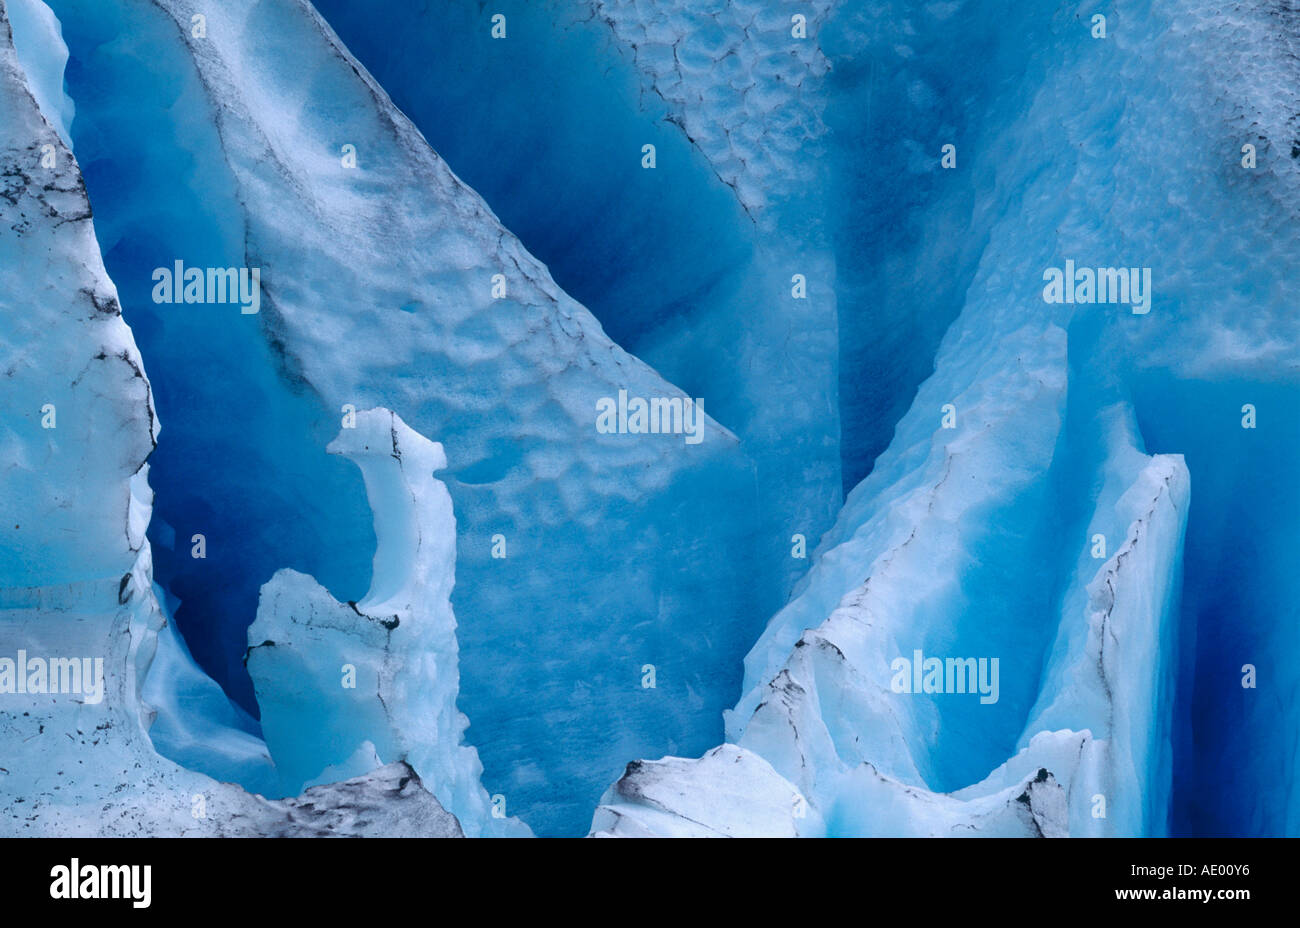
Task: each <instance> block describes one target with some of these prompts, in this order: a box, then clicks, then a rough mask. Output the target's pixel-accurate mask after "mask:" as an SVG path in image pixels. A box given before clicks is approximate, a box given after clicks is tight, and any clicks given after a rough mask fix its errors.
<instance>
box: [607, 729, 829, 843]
mask: <svg viewBox="0 0 1300 928" xmlns="http://www.w3.org/2000/svg"><path fill="white" fill-rule="evenodd" d="M702 784H707V786H705V787H704V788H701V785H702ZM821 830H822V823H821V821H820V819H819V818H818V817H817V815H816V813H815V812H814V813H813V814H811V815H810V814H809V808H808V803H807V801H806V800H805V799H804V797H803V796H801V795H800V794H799V791H798V790H796V789H795V788H794V787H793V786H791V785H790V783H789V781H787V780H786V779H785V778H784V777H782V776H781V775H780V774H778V773H777V772H776V771H775V770H773V769H772V766H771V765H770V764H769V763H768V762H767V761H765V760H763V758H761V757H759V756H758V755H757V754H754V753H753V752H751V751H746V750H745V749H744V748H738V747H736V746H735V745H732V744H724V745H722V746H720V747H716V748H714V749H713V750H711V751H708V752H706V753H705V755H704V756H703V757H701V758H699V759H698V760H688V759H686V758H681V757H665V758H664V759H662V760H657V761H633V762H632V763H630V764H628V765H627V770H626V771H625V772H624V773H623V776H622V777H620V778H619V780H618V782H617V783H615V784H614V785H613V786H611V787H610V788H609V790H607V791H606V793H605V795H604V796H603V797H602V798H601V800H600V806H599V807H598V808H597V809H596V815H595V818H594V819H593V821H592V826H591V831H592V836H593V837H597V838H642V837H674V838H723V837H726V838H762V837H777V838H795V837H815V836H817V835H818V834H819V833H820V832H821Z"/></svg>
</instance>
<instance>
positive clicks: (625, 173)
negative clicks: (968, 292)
mask: <svg viewBox="0 0 1300 928" xmlns="http://www.w3.org/2000/svg"><path fill="white" fill-rule="evenodd" d="M316 6H317V8H318V9H319V10H320V11H321V13H322V15H323V16H324V17H325V18H326V19H327V20H328V21H329V22H330V24H331V25H332V26H333V27H334V28H335V29H336V30H337V32H338V33H339V35H340V37H341V38H342V40H343V41H344V42H345V43H346V44H347V46H348V48H349V50H350V51H351V52H353V53H354V54H355V55H356V56H357V58H358V59H359V60H360V61H361V63H363V64H364V65H366V67H367V68H368V69H369V70H370V72H371V73H372V74H374V75H375V77H376V79H377V80H378V82H379V83H380V84H381V85H382V86H383V87H384V88H385V90H386V91H387V92H388V93H390V94H391V95H392V98H393V100H394V102H395V103H396V104H397V105H398V106H399V107H400V108H401V109H402V111H403V112H404V113H405V114H407V115H408V116H409V117H410V118H411V120H412V121H413V122H414V123H415V125H416V126H418V127H419V129H420V130H421V132H422V133H423V134H424V135H425V137H426V138H428V139H429V140H430V142H431V143H432V145H433V147H434V148H435V149H436V150H437V151H438V152H439V153H440V154H441V155H442V156H443V157H444V158H446V159H447V162H448V164H449V165H450V166H451V167H452V168H453V169H455V170H456V171H457V173H458V175H459V176H460V177H462V178H463V179H464V180H465V181H466V182H467V183H468V184H469V185H470V186H472V187H473V188H474V190H475V191H476V192H477V193H479V194H480V195H481V196H482V197H483V198H484V200H485V201H486V202H487V204H488V205H489V206H490V207H491V208H492V209H493V211H494V212H496V214H497V215H499V216H500V217H501V220H502V222H503V224H504V225H505V226H506V227H507V228H509V229H510V230H511V232H513V233H514V234H515V235H517V236H518V237H519V238H520V240H521V241H522V242H523V244H524V245H525V246H526V247H527V248H528V249H529V250H530V251H531V252H532V253H533V254H535V255H536V256H537V257H538V258H539V259H540V260H542V261H544V262H545V263H546V265H547V267H548V269H549V270H550V272H551V273H552V274H553V275H554V277H555V280H556V281H557V282H558V283H559V285H560V286H562V287H563V288H564V289H565V290H566V292H568V293H570V294H571V295H573V296H574V297H575V298H577V299H579V300H580V301H581V302H582V303H583V304H584V305H585V306H586V307H587V308H588V309H589V310H590V311H591V312H592V314H593V315H594V316H595V317H596V318H597V319H599V320H600V322H601V324H602V326H603V327H604V329H605V330H606V331H607V332H608V333H609V335H610V337H611V338H613V339H614V341H616V342H617V343H618V344H619V345H620V346H621V347H623V348H624V349H626V350H627V351H629V352H631V353H632V354H635V355H636V356H637V357H638V358H641V359H642V360H644V361H646V362H647V363H649V364H650V365H651V366H653V367H654V368H655V369H656V370H657V371H659V372H660V373H661V374H662V375H663V376H664V377H665V378H666V379H668V380H669V381H671V382H672V383H674V384H676V385H677V386H679V387H681V388H682V389H683V390H685V391H687V392H688V393H690V394H691V395H693V396H702V397H705V399H706V401H707V405H706V408H707V409H708V410H709V411H710V414H711V415H712V416H713V417H714V418H716V419H717V420H718V421H719V422H721V423H722V424H724V425H725V426H726V427H727V428H728V429H730V430H731V431H732V432H733V433H734V434H735V435H736V436H737V437H738V438H739V439H740V440H741V442H742V443H743V445H744V447H745V449H746V452H747V454H748V456H749V457H750V458H751V459H752V460H753V462H754V467H755V485H756V492H757V501H758V512H757V513H756V516H757V518H758V520H759V524H758V526H757V529H756V534H755V557H756V558H758V560H757V561H756V562H755V570H754V571H753V578H752V579H751V580H750V584H751V585H752V586H754V588H755V601H756V603H757V604H758V605H757V608H760V609H762V610H765V611H768V610H771V609H774V608H776V607H777V606H779V605H780V603H781V602H783V601H784V599H785V597H786V596H787V595H788V593H789V590H790V586H791V584H792V583H793V581H794V579H795V578H796V576H797V575H798V573H800V572H801V570H802V568H803V567H804V566H806V562H805V561H800V560H795V559H792V558H790V557H789V545H790V536H791V535H792V534H794V533H800V534H803V535H805V536H806V537H808V538H812V539H815V538H816V537H817V536H818V535H820V534H821V532H823V531H824V530H825V529H826V528H827V527H829V525H830V523H831V521H832V519H833V517H834V512H835V509H836V508H837V507H838V505H839V502H840V500H841V480H840V472H839V451H838V448H837V444H838V430H839V417H838V411H837V407H836V403H835V395H836V384H835V379H836V368H837V353H836V342H835V327H836V318H835V268H834V266H833V264H832V263H831V261H830V246H829V243H828V242H827V241H826V236H825V234H824V225H825V222H824V215H823V203H822V196H821V192H822V190H823V188H824V185H823V184H822V183H821V178H820V173H819V166H820V165H821V163H822V159H821V158H820V157H819V156H820V152H821V148H820V146H821V139H820V133H821V123H820V119H819V112H820V107H821V97H820V96H819V94H818V89H819V87H820V81H821V79H822V78H823V77H824V75H825V71H826V62H825V59H824V58H823V57H822V56H821V53H820V51H819V50H818V47H817V43H816V39H815V34H816V30H817V28H818V26H817V24H818V21H819V16H820V14H821V12H823V11H824V10H823V5H816V8H815V10H805V13H806V14H808V15H809V16H810V19H811V20H812V21H811V22H810V23H809V24H808V30H809V31H808V33H807V35H808V38H803V39H799V38H795V37H794V36H792V35H791V30H792V24H791V22H790V14H789V13H781V12H779V11H776V10H774V9H772V8H771V5H770V4H767V5H764V4H754V3H747V2H746V3H739V4H723V5H718V4H714V5H712V6H711V7H708V8H702V9H696V8H692V7H691V6H690V5H689V4H669V3H654V4H645V3H642V4H624V3H592V4H588V3H571V2H567V0H543V2H538V0H505V2H501V3H497V4H496V5H494V6H492V7H491V8H490V9H489V8H488V7H479V6H476V5H474V4H429V5H425V6H422V7H420V8H418V9H412V8H411V7H410V5H409V4H407V3H405V2H403V0H390V2H377V3H372V4H368V5H366V6H364V7H362V6H359V5H357V4H355V3H350V2H346V0H322V2H320V3H318V4H316ZM497 15H500V16H503V17H504V18H505V24H506V25H505V28H506V35H505V37H504V38H499V39H498V38H493V36H492V28H493V27H492V21H493V17H495V16H497ZM801 15H804V14H801ZM665 68H667V69H668V71H664V69H665ZM669 71H670V72H671V73H669ZM538 85H544V86H545V87H546V88H547V92H546V97H547V105H546V106H537V105H535V101H534V92H535V91H534V88H535V87H536V86H538ZM485 87H491V88H492V93H490V94H485V93H484V92H483V88H485ZM594 127H598V131H594ZM646 145H652V146H654V149H655V165H654V167H653V169H648V168H645V167H643V158H644V156H643V147H644V146H646ZM702 243H707V247H701V244H702ZM796 275H798V276H799V279H800V280H801V281H802V283H799V284H796V282H795V279H794V278H795V276H796ZM795 291H800V292H802V291H806V294H805V295H804V296H802V297H797V296H796V295H795Z"/></svg>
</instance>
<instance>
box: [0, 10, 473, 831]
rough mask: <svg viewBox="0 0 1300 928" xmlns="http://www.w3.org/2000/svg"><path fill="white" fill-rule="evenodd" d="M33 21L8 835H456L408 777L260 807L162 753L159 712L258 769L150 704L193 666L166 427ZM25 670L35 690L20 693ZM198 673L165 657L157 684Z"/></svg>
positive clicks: (6, 635) (169, 692)
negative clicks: (182, 603) (67, 139)
mask: <svg viewBox="0 0 1300 928" xmlns="http://www.w3.org/2000/svg"><path fill="white" fill-rule="evenodd" d="M27 12H29V13H31V12H32V11H31V10H28V11H27ZM38 12H39V11H38ZM45 12H46V14H48V11H45ZM36 21H37V22H38V23H40V24H42V28H41V29H40V30H37V31H31V29H30V23H31V20H27V21H23V22H19V23H18V25H19V26H23V27H25V28H27V31H26V32H25V33H24V54H23V56H22V57H21V58H20V57H19V56H17V55H15V52H14V48H13V45H12V44H11V41H10V35H11V27H10V20H9V15H8V10H7V9H6V4H5V3H3V2H0V228H3V229H4V232H3V233H2V234H0V316H3V318H4V320H5V325H4V328H3V335H0V368H2V369H3V372H4V376H3V378H2V379H0V390H2V391H3V393H2V395H3V399H4V403H3V409H4V417H3V419H0V463H2V465H3V484H4V492H3V493H0V519H2V520H3V521H2V522H0V525H3V528H2V529H0V659H3V660H4V661H6V662H7V663H6V664H5V665H4V670H3V674H2V675H3V676H4V677H5V680H4V685H3V692H2V693H0V746H2V748H3V749H2V750H0V754H3V757H4V760H3V762H0V808H2V809H3V813H2V814H0V834H3V835H6V836H55V835H75V836H94V835H114V836H146V835H148V836H158V835H178V836H179V835H234V834H243V835H252V834H324V833H329V834H392V833H395V832H401V833H406V834H412V835H415V834H421V835H451V834H457V833H459V828H458V826H457V824H456V821H455V818H454V816H452V815H451V814H450V813H448V812H446V810H444V809H442V808H441V806H440V805H439V804H438V802H437V800H436V799H434V798H433V796H432V795H431V794H429V793H428V792H427V790H424V789H423V787H422V786H421V785H420V781H419V778H418V777H417V776H415V774H414V772H413V771H411V770H409V768H406V767H405V766H404V765H400V766H389V767H383V768H381V769H378V770H374V771H372V772H370V773H369V774H367V775H366V776H365V777H364V778H362V779H359V780H353V781H349V782H345V783H338V784H331V785H326V786H322V787H320V788H318V789H314V790H308V791H307V792H306V793H305V794H304V795H303V796H302V797H296V798H291V799H288V800H284V801H279V802H268V801H267V800H264V799H263V798H262V797H260V796H256V795H252V794H250V793H248V792H245V791H244V790H242V789H240V788H239V787H237V786H232V785H230V784H228V783H221V782H218V781H216V780H213V779H212V778H210V777H208V776H205V775H203V774H202V773H198V772H194V771H191V770H186V769H184V768H182V767H180V766H178V765H177V764H176V763H174V762H173V761H171V760H168V759H165V758H163V757H161V756H159V755H158V753H157V752H156V751H155V750H154V747H153V745H152V743H151V741H150V733H149V730H150V725H151V723H153V722H154V721H155V720H156V719H157V718H160V717H167V718H177V719H182V720H183V724H185V725H188V726H190V727H191V730H195V729H203V736H202V737H201V738H200V739H199V740H201V741H203V742H204V744H205V745H206V746H205V747H204V748H203V751H204V752H205V753H206V754H207V756H208V757H209V759H214V760H215V759H216V758H223V759H224V762H227V763H232V764H233V765H235V766H239V765H240V764H242V763H249V764H256V762H257V754H258V752H257V750H256V749H255V748H253V747H251V746H250V744H249V742H252V741H254V740H255V739H251V738H250V739H248V741H247V742H245V741H240V740H239V739H238V738H236V737H234V736H233V735H223V734H222V727H221V725H220V724H219V721H218V719H219V717H220V716H219V713H218V714H216V715H208V714H206V713H205V712H204V711H199V707H196V706H195V705H193V704H190V705H184V702H185V700H184V699H183V698H178V693H180V694H182V696H183V694H184V692H185V689H184V688H183V687H182V688H178V689H174V688H172V687H167V686H164V687H162V688H161V689H160V691H159V693H158V697H159V698H158V699H157V700H156V701H153V702H152V704H150V700H149V699H147V694H148V692H149V689H150V683H151V675H152V674H153V672H154V671H155V670H158V669H159V667H160V664H162V663H166V662H167V660H171V659H172V658H174V659H175V661H183V660H184V652H183V646H182V647H180V648H179V649H178V650H169V648H174V647H175V646H174V645H168V644H167V643H166V640H167V638H168V636H170V635H171V629H170V626H169V625H168V619H167V616H166V614H165V613H164V611H163V609H162V608H161V606H160V604H159V600H158V597H157V588H156V586H155V585H154V584H153V582H152V577H151V568H152V561H151V550H150V544H149V542H148V540H147V538H146V536H145V530H146V527H147V525H148V523H149V519H150V513H151V507H152V500H153V496H152V493H151V491H150V489H149V484H148V481H147V479H146V475H147V464H146V460H147V458H148V456H149V454H150V453H151V451H152V450H153V448H154V442H155V438H156V436H157V435H158V434H159V428H158V423H157V421H156V419H155V416H154V408H153V400H152V396H151V391H150V385H149V381H148V378H147V377H146V376H145V371H144V365H143V363H142V360H141V357H140V353H139V351H138V350H137V348H136V344H135V341H134V338H133V336H132V333H131V331H130V329H129V328H128V327H127V325H126V323H125V322H124V321H123V319H122V316H121V313H120V311H119V308H118V299H117V292H116V290H115V288H114V286H113V283H112V282H111V281H110V280H109V278H108V276H107V274H106V273H105V270H104V266H103V263H102V261H101V259H100V252H99V245H98V242H97V241H96V237H95V232H94V228H93V225H92V222H91V216H90V205H89V202H88V201H87V198H86V193H85V189H84V186H83V184H82V178H81V172H80V169H79V167H78V165H77V162H76V160H75V159H74V158H73V155H72V152H71V151H70V150H69V149H68V148H67V147H66V146H65V145H64V143H63V140H62V138H61V137H60V135H59V134H58V132H57V131H56V128H55V125H54V124H53V123H52V122H51V120H50V119H49V118H47V117H46V116H45V115H44V114H43V113H42V110H41V109H40V107H39V106H38V104H37V97H36V96H35V95H34V94H33V93H32V91H31V89H30V85H29V82H28V78H27V75H26V73H25V70H24V68H26V67H30V68H32V69H33V70H35V71H36V72H37V73H38V74H40V75H42V76H43V77H44V78H48V77H49V75H50V74H52V73H54V72H55V71H59V70H61V67H62V60H63V58H62V54H63V52H62V51H61V48H60V46H59V44H58V43H57V42H54V41H52V40H51V39H50V37H51V36H57V34H58V29H57V23H53V24H51V22H50V20H49V19H48V18H41V17H38V19H37V20H36ZM49 86H61V82H54V83H53V84H51V85H49ZM45 99H46V100H48V99H49V97H46V98H45ZM55 118H57V116H56V117H55ZM19 652H23V656H26V657H27V659H28V660H29V661H30V660H32V659H35V660H38V661H43V662H48V663H46V664H44V665H43V666H45V667H46V668H47V672H46V673H45V674H44V675H42V676H40V677H39V679H43V680H44V684H43V685H35V684H34V682H33V681H34V680H36V679H38V677H35V676H31V675H29V674H28V670H29V668H23V670H22V671H18V670H17V668H16V667H15V666H14V665H15V664H16V662H17V660H18V658H19V657H20V653H19ZM166 655H170V657H166ZM55 661H59V662H63V663H62V665H61V666H63V667H68V666H69V665H70V664H69V662H73V661H75V662H77V664H78V669H79V670H80V671H82V672H81V673H75V674H74V673H72V671H70V670H61V671H60V674H61V677H62V675H63V674H71V676H68V677H66V679H67V680H68V685H67V686H62V685H60V686H59V687H58V688H57V689H58V691H57V692H56V691H49V692H42V691H41V690H42V689H49V684H50V682H51V679H52V678H51V676H50V674H49V672H48V668H52V667H53V666H54V662H55ZM87 661H88V662H89V663H87ZM18 672H22V673H24V674H25V675H27V682H28V686H27V687H26V688H25V689H26V692H15V689H16V687H15V686H14V683H15V680H14V675H15V673H18ZM193 673H197V671H196V670H195V669H194V668H192V666H191V667H190V668H189V669H188V670H187V669H185V668H182V667H180V666H179V664H178V663H175V662H173V663H172V664H171V666H170V669H169V670H167V671H166V672H165V673H164V674H163V675H164V676H167V677H169V678H170V679H176V678H181V679H190V677H191V674H193ZM200 676H201V675H200ZM209 682H210V681H209ZM220 699H221V701H222V702H224V697H220ZM226 709H227V711H228V710H229V706H228V704H226ZM258 743H260V742H258ZM241 752H242V753H241ZM260 754H261V756H262V758H263V759H264V758H265V748H262V749H261V752H260ZM232 758H236V759H235V760H232Z"/></svg>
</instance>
